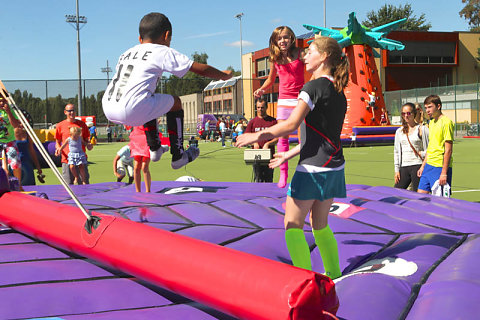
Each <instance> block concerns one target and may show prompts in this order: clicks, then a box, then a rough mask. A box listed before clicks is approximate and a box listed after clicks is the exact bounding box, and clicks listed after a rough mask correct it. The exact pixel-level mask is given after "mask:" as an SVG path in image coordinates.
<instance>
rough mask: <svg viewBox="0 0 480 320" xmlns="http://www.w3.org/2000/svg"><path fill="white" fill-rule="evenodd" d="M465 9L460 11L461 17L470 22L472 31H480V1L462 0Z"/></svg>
mask: <svg viewBox="0 0 480 320" xmlns="http://www.w3.org/2000/svg"><path fill="white" fill-rule="evenodd" d="M462 2H463V3H465V7H464V8H463V9H462V10H460V12H459V14H460V17H462V18H464V19H465V20H467V21H468V24H469V25H470V31H474V32H478V31H480V0H462Z"/></svg>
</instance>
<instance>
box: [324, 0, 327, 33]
mask: <svg viewBox="0 0 480 320" xmlns="http://www.w3.org/2000/svg"><path fill="white" fill-rule="evenodd" d="M323 27H324V28H326V27H327V0H323Z"/></svg>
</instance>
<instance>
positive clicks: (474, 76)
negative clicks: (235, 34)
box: [243, 31, 480, 123]
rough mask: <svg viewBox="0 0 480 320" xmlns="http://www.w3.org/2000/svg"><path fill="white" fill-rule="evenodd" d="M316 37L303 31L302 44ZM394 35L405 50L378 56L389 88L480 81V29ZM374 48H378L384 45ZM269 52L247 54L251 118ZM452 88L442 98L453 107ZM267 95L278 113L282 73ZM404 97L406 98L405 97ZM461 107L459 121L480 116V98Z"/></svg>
mask: <svg viewBox="0 0 480 320" xmlns="http://www.w3.org/2000/svg"><path fill="white" fill-rule="evenodd" d="M313 38H314V35H313V34H312V33H307V34H305V35H301V36H298V37H297V43H296V45H297V47H299V48H307V47H308V41H310V40H312V39H313ZM388 38H389V39H393V40H397V41H400V42H402V43H403V44H404V45H405V49H404V50H402V51H387V50H380V51H381V52H380V57H379V58H376V59H375V63H376V65H377V70H378V71H379V76H380V82H381V85H382V89H383V92H385V93H390V92H392V91H399V90H414V89H415V90H418V89H422V88H423V89H422V90H421V91H422V93H423V92H427V91H428V92H431V93H429V94H437V93H439V91H441V90H438V89H436V88H439V87H452V86H463V85H467V84H477V83H478V81H479V76H480V74H479V73H480V62H479V59H480V57H479V53H478V49H479V48H480V33H478V32H461V31H455V32H428V31H425V32H420V31H393V32H391V33H389V34H388ZM374 50H376V51H378V50H379V49H374ZM268 54H269V50H268V48H265V49H261V50H258V51H255V52H252V53H249V54H248V55H244V60H243V61H244V62H246V61H248V60H250V61H251V62H250V65H249V66H247V67H246V66H245V63H244V67H243V69H244V71H245V72H244V74H251V79H252V80H251V85H250V86H248V87H247V86H245V91H244V101H245V117H246V118H247V119H251V118H252V117H254V116H255V109H254V102H253V99H252V98H251V97H253V92H254V91H255V90H257V89H258V88H260V86H261V85H262V84H263V83H264V82H265V80H266V79H267V77H268V74H269V72H270V63H269V60H268ZM248 72H249V73H248ZM309 78H310V74H308V73H307V72H305V80H306V81H308V79H309ZM446 91H448V92H449V93H446V96H444V97H443V96H442V94H439V95H440V97H441V98H442V101H446V104H447V108H448V109H450V108H452V109H453V108H454V106H450V104H451V103H449V102H450V101H449V100H450V98H449V97H448V95H452V94H451V92H456V91H455V90H453V89H452V90H446ZM427 95H428V94H427ZM472 96H475V97H476V96H477V94H476V93H475V92H473V93H472ZM425 97H426V95H425ZM266 98H267V100H268V101H269V104H268V105H269V108H268V113H269V114H270V115H272V116H276V101H277V99H278V77H277V79H276V82H275V84H274V85H273V86H272V87H271V88H269V90H267V93H266ZM388 100H389V99H386V103H387V109H389V111H391V110H392V108H398V106H397V104H395V105H389V101H388ZM403 100H404V99H403ZM417 100H418V98H417ZM457 100H458V99H457ZM399 101H400V102H402V99H400V100H399ZM400 102H399V103H400ZM413 102H416V101H413ZM421 102H423V99H421ZM447 108H446V109H447ZM455 108H458V109H465V110H463V111H458V112H459V114H462V117H458V118H459V119H458V120H459V121H460V120H461V121H462V122H463V121H465V122H469V123H472V122H477V121H478V116H477V114H478V111H477V110H478V101H477V100H472V101H471V102H469V103H461V104H460V103H459V102H456V107H455ZM467 109H468V110H467ZM463 115H465V116H463ZM469 115H472V116H469ZM460 118H461V119H460Z"/></svg>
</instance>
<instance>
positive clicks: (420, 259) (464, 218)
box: [0, 181, 480, 320]
mask: <svg viewBox="0 0 480 320" xmlns="http://www.w3.org/2000/svg"><path fill="white" fill-rule="evenodd" d="M73 189H74V191H75V192H76V194H77V195H78V196H79V198H80V200H81V202H82V203H83V204H84V205H85V207H86V208H87V209H92V210H95V211H98V212H102V213H107V214H112V215H115V216H118V217H123V218H125V219H131V220H134V221H137V222H138V223H144V224H148V225H150V226H152V227H154V228H161V229H165V230H169V231H171V232H176V233H181V234H183V235H187V236H190V237H193V238H198V239H202V240H205V241H209V242H212V243H216V244H219V245H222V246H227V247H231V248H234V249H236V250H240V251H245V252H249V253H252V254H255V255H259V256H263V257H266V258H269V259H273V260H277V261H281V262H284V263H291V262H290V258H289V255H288V252H287V249H286V246H285V243H284V231H283V214H284V209H283V208H282V203H283V202H285V190H280V189H278V188H277V187H276V185H275V184H253V183H228V182H168V181H166V182H153V184H152V191H153V192H152V193H151V194H145V193H135V192H134V188H133V186H131V185H130V186H126V185H125V184H123V183H102V184H96V185H89V186H73ZM29 190H32V191H37V192H38V193H39V192H43V193H46V194H47V195H48V197H49V198H50V200H52V201H58V202H61V203H65V204H68V205H73V202H72V201H71V199H70V198H69V196H68V195H67V193H66V192H65V191H64V190H63V189H62V187H61V186H36V187H29ZM347 193H348V197H347V198H345V199H336V201H335V203H334V205H333V206H332V212H331V216H330V225H331V227H332V229H333V230H334V232H335V236H336V238H337V241H338V247H339V253H340V266H341V268H342V271H343V274H344V276H343V277H342V278H340V279H338V280H336V290H337V294H338V296H339V300H340V308H339V310H338V313H337V316H338V317H339V319H383V320H386V319H473V318H476V317H478V314H480V303H478V302H479V301H480V268H479V263H480V258H479V257H480V236H479V234H480V232H479V230H480V204H477V203H470V202H466V201H461V200H455V199H444V198H437V197H432V196H425V195H420V194H417V193H413V192H410V191H406V190H398V189H393V188H389V187H370V186H365V185H348V192H347ZM0 210H2V209H1V208H0ZM31 210H35V208H31ZM305 230H306V235H307V241H308V242H309V244H310V247H311V249H312V264H313V269H314V271H317V272H323V266H322V261H321V258H320V255H319V253H318V250H317V249H316V247H315V243H314V239H313V237H312V234H311V232H310V230H311V229H310V227H309V226H308V225H306V227H305ZM138 249H139V250H142V248H138ZM178 254H182V252H178ZM41 317H50V318H55V319H86V318H88V319H232V318H231V317H230V316H228V315H225V314H222V313H220V312H218V311H216V310H213V309H211V308H208V307H206V306H203V305H200V304H198V303H195V302H194V301H190V300H188V299H185V298H184V297H181V296H178V295H176V294H174V293H172V292H168V291H166V290H164V289H162V288H159V287H156V286H152V285H150V284H148V283H145V282H142V281H139V280H138V279H135V278H134V277H131V276H129V275H127V274H122V273H120V272H118V271H117V270H112V269H109V268H106V267H104V266H102V265H99V264H98V263H96V262H95V261H91V260H88V259H85V258H83V257H79V256H76V255H73V254H71V253H69V252H66V251H61V250H58V249H56V248H53V247H51V246H49V245H47V244H45V243H42V242H38V241H36V240H35V239H32V238H30V237H27V236H25V235H22V234H20V233H17V232H15V231H14V230H11V229H9V228H6V227H3V228H1V227H0V319H20V318H21V319H24V318H41Z"/></svg>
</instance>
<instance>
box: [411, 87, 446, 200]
mask: <svg viewBox="0 0 480 320" xmlns="http://www.w3.org/2000/svg"><path fill="white" fill-rule="evenodd" d="M424 104H425V111H426V112H427V114H428V116H429V117H430V119H431V120H430V124H429V143H428V148H427V155H426V156H425V159H424V160H423V164H422V166H421V167H420V169H419V170H418V173H417V174H418V176H419V177H420V183H419V185H418V192H419V193H431V192H432V190H433V189H435V187H436V185H439V186H440V189H441V190H442V193H441V194H442V195H444V196H448V197H449V196H450V194H451V190H450V187H451V185H452V162H453V157H452V151H453V122H452V120H450V119H448V118H447V117H446V116H445V115H444V114H443V113H442V101H441V100H440V97H439V96H437V95H430V96H428V97H426V98H425V101H424ZM437 181H438V183H436V182H437ZM434 193H435V192H434Z"/></svg>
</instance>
